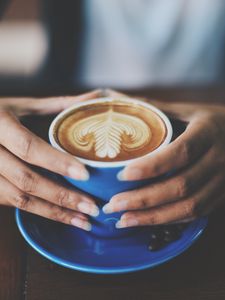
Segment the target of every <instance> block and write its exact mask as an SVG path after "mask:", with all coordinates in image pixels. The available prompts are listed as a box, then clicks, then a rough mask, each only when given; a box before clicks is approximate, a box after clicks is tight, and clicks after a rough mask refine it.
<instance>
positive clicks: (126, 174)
mask: <svg viewBox="0 0 225 300" xmlns="http://www.w3.org/2000/svg"><path fill="white" fill-rule="evenodd" d="M142 176H143V172H142V171H141V170H140V169H138V168H132V169H129V171H127V170H122V171H120V172H119V173H118V174H117V178H118V180H121V181H123V180H139V179H142Z"/></svg>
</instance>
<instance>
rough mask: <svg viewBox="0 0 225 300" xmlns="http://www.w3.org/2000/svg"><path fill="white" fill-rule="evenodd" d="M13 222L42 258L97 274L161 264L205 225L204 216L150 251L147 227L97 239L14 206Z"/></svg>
mask: <svg viewBox="0 0 225 300" xmlns="http://www.w3.org/2000/svg"><path fill="white" fill-rule="evenodd" d="M16 222H17V225H18V227H19V230H20V232H21V234H22V235H23V237H24V238H25V240H26V241H27V242H28V244H30V245H31V247H33V248H34V249H35V250H36V251H37V252H39V253H40V254H42V255H43V256H45V257H46V258H48V259H50V260H51V261H53V262H55V263H57V264H59V265H61V266H64V267H67V268H70V269H74V270H79V271H84V272H90V273H98V274H118V273H127V272H134V271H139V270H143V269H147V268H152V267H154V266H157V265H159V264H162V263H164V262H166V261H168V260H170V259H172V258H173V257H176V256H177V255H179V254H180V253H182V252H183V251H185V250H186V249H187V248H188V247H190V246H191V244H192V243H193V242H194V241H196V239H197V238H198V237H199V236H200V235H201V233H202V232H203V230H204V228H205V227H206V225H207V219H206V218H202V219H199V220H197V221H194V222H192V223H191V224H190V225H189V226H188V227H187V228H186V229H185V230H184V232H183V234H182V237H181V238H180V239H179V240H177V241H175V242H173V243H170V244H169V245H168V246H166V247H165V248H163V249H161V250H158V251H155V252H151V251H149V250H148V242H149V232H148V231H149V229H148V228H142V229H140V230H138V231H137V233H136V234H135V235H131V236H127V237H125V238H124V237H123V238H117V239H116V238H114V239H107V238H98V237H96V236H94V235H93V234H92V233H91V232H90V233H88V232H85V231H83V230H81V229H77V228H75V227H72V226H68V225H64V224H59V223H56V222H53V221H49V220H47V219H44V218H41V217H38V216H35V215H32V214H28V213H25V212H22V211H20V210H18V209H17V210H16Z"/></svg>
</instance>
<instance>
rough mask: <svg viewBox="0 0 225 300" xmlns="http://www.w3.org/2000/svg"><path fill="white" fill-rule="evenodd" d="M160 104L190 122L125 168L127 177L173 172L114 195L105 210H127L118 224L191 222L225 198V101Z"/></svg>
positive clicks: (170, 112)
mask: <svg viewBox="0 0 225 300" xmlns="http://www.w3.org/2000/svg"><path fill="white" fill-rule="evenodd" d="M154 104H155V105H156V106H158V107H159V108H160V109H162V110H164V111H165V112H166V113H167V114H168V115H171V116H173V117H175V118H177V119H181V120H183V121H185V122H187V123H188V126H187V128H186V130H185V131H184V132H183V133H182V134H181V135H180V136H179V137H178V138H177V139H176V140H174V141H173V142H172V143H171V144H169V145H168V146H166V147H165V148H164V149H162V150H161V151H159V152H158V153H156V154H155V155H153V156H149V157H145V158H142V159H140V160H137V161H135V162H133V163H131V164H129V165H128V166H127V167H126V168H125V169H124V170H123V172H122V173H121V174H120V175H121V176H120V179H121V180H141V179H145V178H154V177H157V176H161V175H165V174H173V175H170V176H169V175H168V176H164V179H161V180H158V181H156V182H155V183H151V184H149V185H148V186H145V187H143V188H140V189H137V190H133V191H128V192H123V193H120V194H117V195H115V196H113V197H112V199H111V200H110V202H109V203H108V204H107V205H105V207H104V208H103V211H104V212H105V213H112V212H118V211H125V212H124V214H123V215H122V217H121V219H120V221H119V222H118V223H117V225H116V227H117V228H123V227H131V226H139V225H156V224H164V223H177V222H188V221H191V220H193V219H195V218H197V217H199V216H204V215H207V214H208V213H209V212H211V211H212V210H213V209H214V208H215V207H216V206H218V205H219V204H220V203H222V202H223V201H224V200H225V106H222V105H221V106H220V105H196V104H184V103H183V104H176V103H170V104H168V103H162V102H155V103H154Z"/></svg>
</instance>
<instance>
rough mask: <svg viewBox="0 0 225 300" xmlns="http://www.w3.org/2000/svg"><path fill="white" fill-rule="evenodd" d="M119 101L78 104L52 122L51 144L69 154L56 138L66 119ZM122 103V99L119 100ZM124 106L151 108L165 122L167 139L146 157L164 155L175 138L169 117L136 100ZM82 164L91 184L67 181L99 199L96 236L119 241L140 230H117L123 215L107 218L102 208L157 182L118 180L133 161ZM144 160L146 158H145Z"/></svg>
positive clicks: (95, 223) (91, 101) (50, 131)
mask: <svg viewBox="0 0 225 300" xmlns="http://www.w3.org/2000/svg"><path fill="white" fill-rule="evenodd" d="M113 100H115V98H112V97H104V98H98V99H92V100H88V101H83V102H80V103H76V104H75V105H73V106H71V107H70V108H68V109H66V110H64V111H63V112H61V113H60V114H59V115H58V116H57V117H56V118H55V119H54V120H53V122H52V124H51V126H50V128H49V140H50V143H51V144H52V146H53V147H55V148H57V149H58V150H60V151H63V152H66V151H65V150H64V149H63V148H62V147H61V146H60V145H59V143H58V141H57V138H56V131H57V126H58V124H59V123H60V121H61V120H62V119H63V118H65V116H66V115H68V114H70V113H71V112H72V111H73V112H75V111H76V109H77V108H81V107H82V106H86V105H90V104H93V103H95V104H99V105H101V104H104V103H108V102H112V101H113ZM116 100H118V97H116ZM121 101H122V102H126V103H128V104H130V105H139V106H142V107H144V108H147V109H149V110H151V111H153V112H154V113H155V114H157V115H158V116H159V117H160V118H161V120H162V121H163V122H164V125H165V128H166V136H165V139H164V141H163V142H162V143H161V145H160V146H159V147H158V148H157V149H155V150H154V151H152V152H150V153H148V154H147V155H145V156H151V155H154V154H155V153H156V152H158V151H160V150H161V149H162V148H163V147H165V146H166V145H167V144H169V143H170V141H171V138H172V133H173V130H172V126H171V123H170V121H169V119H168V118H167V116H166V115H165V114H164V113H163V112H162V111H160V110H159V109H158V108H156V107H154V106H152V105H151V104H149V103H146V102H143V101H140V100H137V99H133V98H128V97H126V98H121ZM75 158H76V159H78V160H79V161H81V162H82V163H84V164H85V165H86V167H87V169H88V171H89V174H90V177H89V179H88V180H87V181H78V180H75V179H72V178H69V177H65V178H66V180H68V181H69V182H70V183H71V184H72V185H73V186H74V187H75V188H76V189H79V190H81V191H83V192H85V193H88V194H90V195H91V196H92V197H94V198H95V200H96V202H97V204H98V206H99V207H100V214H99V215H98V216H97V217H95V218H93V219H92V220H91V222H92V225H93V226H92V232H93V233H94V234H96V235H98V236H100V237H108V238H112V237H119V236H124V235H127V234H132V233H134V231H135V230H136V229H135V228H134V229H117V228H116V227H115V223H116V222H117V221H118V220H119V219H120V216H121V214H122V212H121V213H114V214H107V215H106V214H104V213H103V211H102V209H101V208H102V207H103V205H104V204H106V203H107V202H109V200H110V199H111V197H112V196H114V195H115V194H118V193H121V192H124V191H128V190H133V189H136V188H139V187H142V186H144V185H146V184H149V183H151V182H152V181H153V180H154V179H148V180H139V181H120V180H119V179H118V173H119V172H120V171H121V170H122V169H123V168H124V167H125V166H126V165H127V164H129V163H131V162H133V161H135V160H138V159H140V157H139V158H135V159H130V160H126V161H112V162H101V161H93V160H87V159H84V158H80V157H75ZM141 158H143V156H142V157H141Z"/></svg>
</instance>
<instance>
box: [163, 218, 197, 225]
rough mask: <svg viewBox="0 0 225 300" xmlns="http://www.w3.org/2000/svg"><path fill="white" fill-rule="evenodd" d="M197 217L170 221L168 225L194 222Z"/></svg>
mask: <svg viewBox="0 0 225 300" xmlns="http://www.w3.org/2000/svg"><path fill="white" fill-rule="evenodd" d="M195 219H196V218H186V219H181V220H178V221H175V222H170V223H168V225H173V224H186V223H190V222H193V221H194V220H195Z"/></svg>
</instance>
